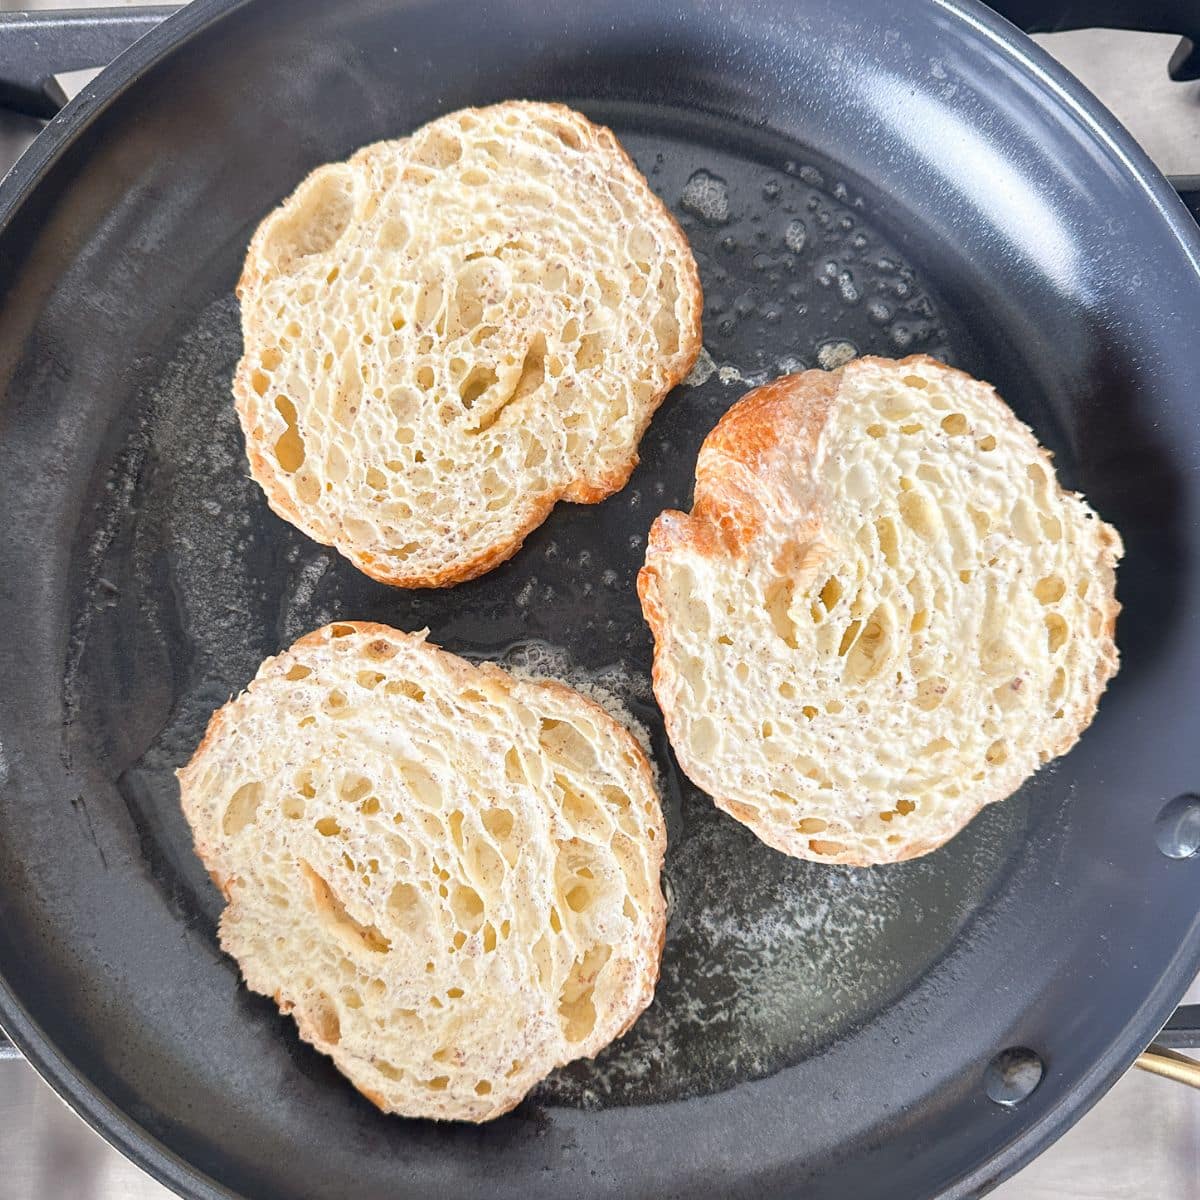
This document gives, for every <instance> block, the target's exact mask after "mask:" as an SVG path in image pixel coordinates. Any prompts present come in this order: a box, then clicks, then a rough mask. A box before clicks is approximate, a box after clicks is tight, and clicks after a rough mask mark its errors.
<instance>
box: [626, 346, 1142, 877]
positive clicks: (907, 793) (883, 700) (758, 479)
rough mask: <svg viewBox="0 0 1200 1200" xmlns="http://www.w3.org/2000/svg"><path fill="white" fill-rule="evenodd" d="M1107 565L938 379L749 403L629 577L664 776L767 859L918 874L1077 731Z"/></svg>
mask: <svg viewBox="0 0 1200 1200" xmlns="http://www.w3.org/2000/svg"><path fill="white" fill-rule="evenodd" d="M1120 554H1121V542H1120V539H1119V538H1118V536H1117V534H1116V532H1115V530H1113V529H1112V528H1111V527H1110V526H1108V525H1106V524H1104V523H1103V522H1102V521H1100V520H1098V519H1097V518H1096V514H1095V513H1094V512H1092V510H1091V509H1090V508H1089V507H1088V506H1087V504H1085V503H1084V501H1083V499H1082V498H1081V497H1080V496H1077V495H1073V494H1071V493H1066V492H1063V491H1062V489H1061V488H1060V487H1059V486H1058V483H1057V481H1056V479H1055V475H1054V469H1053V467H1052V466H1051V463H1050V456H1049V455H1048V454H1047V453H1046V451H1045V450H1043V449H1041V447H1039V446H1038V444H1037V442H1036V441H1035V440H1034V437H1033V435H1032V433H1031V432H1030V431H1029V429H1028V428H1027V427H1026V426H1024V425H1023V424H1021V422H1019V421H1018V420H1017V419H1016V417H1015V416H1013V414H1012V412H1011V411H1010V410H1009V408H1008V407H1007V406H1006V405H1005V404H1004V402H1003V401H1002V400H1001V399H1000V398H999V397H998V396H997V395H996V393H995V391H994V390H993V389H992V388H991V387H990V386H989V385H988V384H986V383H980V382H978V381H977V380H975V379H972V378H971V377H970V376H968V375H965V374H963V373H962V372H961V371H956V370H953V369H951V368H949V367H946V366H943V365H942V364H941V363H938V362H936V361H934V360H933V359H930V358H926V357H923V356H916V357H912V358H907V359H904V360H903V361H901V362H893V361H890V360H887V359H880V358H863V359H858V360H857V361H854V362H851V363H849V364H848V365H847V366H845V367H843V368H842V369H841V370H839V371H834V372H831V373H828V374H826V373H824V372H821V371H806V372H804V373H803V374H800V375H792V376H788V377H786V378H783V379H779V380H777V381H775V382H774V383H772V384H769V385H767V386H766V387H763V388H759V389H758V390H756V391H753V392H751V393H750V394H749V395H747V396H745V397H744V398H743V399H742V400H741V401H739V402H738V403H737V404H735V405H734V406H733V408H732V409H730V411H729V412H728V413H726V415H725V416H724V417H723V418H722V420H721V421H720V423H719V424H718V425H717V427H716V428H715V429H714V430H713V431H712V433H710V434H709V436H708V438H707V439H706V440H705V442H704V445H703V447H702V448H701V451H700V457H699V461H698V462H697V465H696V496H695V504H694V507H693V509H692V512H691V514H690V515H685V514H683V513H678V512H664V513H662V514H661V515H660V516H659V517H658V519H657V520H656V521H655V523H654V527H653V529H652V530H651V534H650V540H649V546H648V549H647V554H646V563H645V566H644V567H643V569H642V571H641V574H640V575H639V577H638V593H639V596H640V597H641V601H642V608H643V611H644V613H645V615H646V619H647V621H648V622H649V623H650V626H651V628H652V630H653V632H654V638H655V655H654V688H655V694H656V695H657V697H658V702H659V705H660V706H661V708H662V711H663V714H664V716H665V718H666V725H667V731H668V733H669V735H670V738H671V743H672V745H673V746H674V748H675V752H676V754H677V756H678V758H679V762H680V765H681V766H682V767H683V769H684V771H686V772H687V774H688V775H689V776H690V777H691V779H692V780H693V781H694V782H695V783H696V784H698V785H699V786H700V787H701V788H703V789H704V790H705V791H707V792H708V793H709V794H710V795H712V796H713V797H714V799H715V800H716V803H717V804H718V805H719V806H720V807H721V808H723V809H725V810H726V811H727V812H729V813H731V814H732V815H733V816H734V817H736V818H737V819H738V820H739V821H742V822H743V823H745V824H746V825H748V826H749V827H750V828H751V829H752V830H753V831H754V832H755V833H756V834H757V835H758V836H759V837H760V838H762V840H763V841H765V842H766V843H767V844H768V845H771V846H774V847H776V848H777V849H779V850H782V851H784V852H785V853H787V854H793V855H796V856H797V857H800V858H810V859H816V860H819V861H822V862H836V863H849V864H856V865H867V864H871V863H882V862H892V861H896V860H898V859H904V858H912V857H914V856H916V855H919V854H925V853H927V852H928V851H930V850H933V849H934V848H936V847H937V846H940V845H941V844H942V843H943V842H945V841H946V840H947V839H949V838H950V837H952V836H953V835H954V834H955V833H957V832H958V831H959V830H960V829H962V827H963V826H964V825H966V823H967V822H968V821H969V820H970V819H971V818H972V817H973V816H974V815H975V814H976V813H977V812H978V811H979V810H980V809H981V808H982V807H983V806H984V805H985V804H990V803H992V802H993V801H996V800H1002V799H1004V798H1005V797H1006V796H1008V795H1010V794H1011V793H1012V792H1013V791H1015V790H1016V788H1017V787H1019V786H1020V784H1021V783H1022V781H1023V780H1025V779H1026V778H1027V777H1028V776H1029V775H1031V774H1032V773H1033V772H1034V771H1036V770H1037V769H1038V767H1039V765H1040V764H1042V763H1044V762H1047V761H1048V760H1049V759H1051V758H1054V757H1055V756H1056V755H1060V754H1065V753H1066V752H1067V750H1069V749H1070V748H1071V746H1072V745H1074V743H1075V741H1076V740H1077V739H1078V737H1079V735H1080V733H1081V732H1082V731H1083V730H1084V729H1085V728H1086V726H1087V725H1088V723H1089V722H1090V721H1091V719H1092V716H1093V715H1094V713H1095V711H1096V705H1097V702H1098V700H1099V697H1100V693H1101V692H1102V691H1103V690H1104V688H1105V686H1106V684H1107V682H1108V680H1109V679H1110V678H1111V677H1112V676H1113V674H1114V673H1115V672H1116V669H1117V650H1116V646H1115V645H1114V642H1113V632H1114V626H1115V623H1116V616H1117V611H1118V605H1117V602H1116V599H1115V596H1114V589H1115V584H1116V579H1115V573H1114V568H1115V565H1116V560H1117V558H1118V557H1119V556H1120Z"/></svg>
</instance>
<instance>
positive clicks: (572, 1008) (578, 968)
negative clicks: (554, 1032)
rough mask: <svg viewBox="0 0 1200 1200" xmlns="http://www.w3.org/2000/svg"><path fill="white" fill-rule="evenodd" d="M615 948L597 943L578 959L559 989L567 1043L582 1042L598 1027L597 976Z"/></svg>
mask: <svg viewBox="0 0 1200 1200" xmlns="http://www.w3.org/2000/svg"><path fill="white" fill-rule="evenodd" d="M611 954H612V949H611V947H609V946H596V947H593V949H591V950H589V951H588V952H587V953H586V954H584V955H583V957H582V958H577V959H576V960H575V962H574V963H573V964H572V966H571V970H570V972H569V973H568V974H567V978H566V982H565V983H564V984H563V986H562V990H561V991H560V992H559V998H558V1016H559V1020H560V1021H561V1022H562V1028H563V1036H564V1037H565V1038H566V1039H567V1041H568V1042H571V1043H577V1042H582V1041H583V1040H584V1038H586V1037H587V1036H588V1035H589V1034H590V1033H591V1032H592V1030H593V1029H595V1027H596V1005H595V1003H594V1002H593V999H592V997H593V995H594V993H595V990H596V976H597V975H599V973H600V971H601V970H602V969H603V967H604V964H605V963H606V962H608V960H609V957H610V955H611Z"/></svg>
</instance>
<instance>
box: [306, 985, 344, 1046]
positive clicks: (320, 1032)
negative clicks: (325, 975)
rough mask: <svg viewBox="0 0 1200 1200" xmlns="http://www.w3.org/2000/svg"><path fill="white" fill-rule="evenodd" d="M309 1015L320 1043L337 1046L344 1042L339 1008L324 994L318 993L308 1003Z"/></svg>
mask: <svg viewBox="0 0 1200 1200" xmlns="http://www.w3.org/2000/svg"><path fill="white" fill-rule="evenodd" d="M308 1015H309V1018H310V1020H311V1021H312V1024H313V1031H314V1032H315V1033H316V1035H317V1038H318V1040H319V1041H322V1042H325V1043H327V1044H328V1045H331V1046H336V1045H337V1044H338V1042H340V1041H341V1040H342V1023H341V1021H340V1020H339V1019H338V1011H337V1007H336V1006H335V1005H334V1002H333V1001H332V1000H331V999H330V998H329V997H328V996H327V995H326V994H325V993H324V992H318V993H317V994H316V995H315V996H314V997H313V998H312V999H311V1000H310V1001H309V1003H308Z"/></svg>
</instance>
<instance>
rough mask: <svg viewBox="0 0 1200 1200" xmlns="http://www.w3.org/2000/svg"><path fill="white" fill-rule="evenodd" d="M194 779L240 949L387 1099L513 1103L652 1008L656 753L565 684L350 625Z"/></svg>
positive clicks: (303, 1025) (237, 717) (193, 772)
mask: <svg viewBox="0 0 1200 1200" xmlns="http://www.w3.org/2000/svg"><path fill="white" fill-rule="evenodd" d="M179 782H180V787H181V791H182V801H183V810H184V813H185V814H186V816H187V819H188V821H189V822H190V823H191V826H192V830H193V832H194V835H195V841H196V852H197V853H198V854H199V856H200V858H201V859H202V860H203V861H204V864H205V866H207V868H208V870H209V872H210V873H211V875H212V877H213V879H214V880H215V881H216V883H217V886H218V887H219V888H220V889H221V891H222V892H223V893H224V895H225V898H226V900H227V901H228V907H227V908H226V909H225V911H224V913H223V914H222V917H221V922H220V939H221V945H222V947H223V948H224V949H225V950H226V951H228V953H230V954H231V955H233V957H234V958H236V959H237V961H238V963H239V964H240V965H241V968H242V973H243V975H244V976H245V979H246V983H247V984H248V985H249V987H250V988H251V989H252V990H254V991H256V992H262V993H263V994H265V995H268V996H273V997H274V998H275V1001H276V1003H277V1004H278V1005H279V1007H280V1009H281V1010H282V1011H283V1012H285V1013H288V1012H290V1013H291V1014H292V1015H293V1016H294V1017H295V1019H296V1024H297V1025H298V1026H299V1029H300V1035H301V1037H303V1038H304V1039H305V1040H307V1041H309V1042H311V1043H312V1044H313V1045H314V1046H316V1047H317V1049H318V1050H321V1051H322V1052H324V1053H325V1054H328V1055H329V1056H330V1057H331V1058H332V1059H333V1061H334V1063H336V1065H337V1067H338V1069H339V1070H340V1071H342V1072H343V1074H345V1075H346V1076H347V1077H348V1078H349V1079H350V1081H351V1082H352V1083H353V1084H354V1085H355V1087H357V1088H358V1089H359V1090H360V1091H361V1092H362V1093H363V1094H364V1095H365V1096H367V1097H368V1098H369V1099H370V1100H372V1101H373V1102H374V1103H375V1104H377V1105H378V1106H379V1107H380V1108H382V1109H384V1110H385V1111H386V1112H394V1113H403V1114H405V1115H407V1116H413V1117H438V1118H443V1119H455V1120H462V1121H486V1120H490V1119H491V1118H492V1117H496V1116H499V1115H500V1114H501V1113H503V1112H506V1111H507V1110H508V1109H510V1108H512V1107H513V1105H515V1104H516V1103H517V1102H518V1101H519V1100H520V1099H521V1097H522V1096H524V1095H525V1093H526V1092H527V1091H528V1090H529V1089H530V1088H531V1087H532V1086H533V1085H534V1084H535V1083H537V1081H538V1080H539V1079H541V1078H542V1077H543V1076H545V1075H546V1074H547V1073H548V1072H549V1071H551V1070H552V1069H553V1068H554V1067H557V1066H559V1065H561V1064H563V1063H566V1062H569V1061H571V1060H572V1059H575V1058H583V1057H588V1056H591V1055H594V1054H596V1053H597V1052H598V1051H599V1050H600V1049H601V1048H602V1047H604V1046H605V1045H607V1044H608V1043H609V1042H611V1041H612V1040H613V1039H614V1038H616V1037H619V1036H620V1035H621V1034H622V1033H624V1032H625V1030H627V1029H628V1028H629V1027H630V1026H631V1025H632V1024H633V1022H634V1021H635V1020H636V1018H637V1016H638V1014H639V1013H640V1012H641V1011H642V1010H643V1009H644V1008H645V1007H646V1005H647V1004H649V1003H650V1000H651V998H652V996H653V994H654V985H655V982H656V980H657V978H658V966H659V958H660V955H661V953H662V945H663V938H664V930H665V905H664V901H663V895H662V892H661V890H660V887H659V871H660V868H661V866H662V858H663V850H664V847H665V844H666V834H665V830H664V827H663V820H662V813H661V811H660V808H659V802H658V797H657V796H656V794H655V791H654V786H653V783H652V781H651V775H650V768H649V766H648V765H647V762H646V759H645V756H644V755H643V754H642V752H641V750H640V749H639V747H638V744H637V742H636V741H635V740H634V738H633V736H632V735H631V734H630V733H629V732H628V731H627V730H625V729H624V728H623V727H622V726H620V725H618V724H617V722H616V721H614V720H613V718H612V717H610V716H609V715H608V714H607V713H606V712H605V711H604V710H603V709H602V708H600V707H599V706H598V705H596V704H594V703H592V702H591V701H590V700H585V699H584V698H583V697H582V696H580V695H579V694H578V693H577V692H575V691H573V690H572V689H570V688H568V687H566V686H564V685H563V684H561V683H557V682H546V681H541V682H534V681H525V680H518V679H516V678H514V677H513V676H511V675H509V674H507V673H506V672H504V671H502V670H500V669H499V668H498V667H495V666H491V665H484V666H479V667H476V666H472V665H471V664H470V663H467V662H465V661H464V660H462V659H461V658H457V657H456V656H454V655H453V654H447V653H446V652H445V651H443V650H439V649H438V648H437V647H436V646H433V645H431V644H430V643H429V642H427V641H426V640H425V638H424V635H423V634H415V635H411V634H405V633H399V632H397V631H396V630H394V629H390V628H388V627H387V626H385V625H373V624H358V623H349V622H348V623H342V624H337V625H328V626H326V627H325V628H323V629H318V630H317V631H316V632H315V633H310V634H308V635H307V636H306V637H303V638H301V639H300V640H299V641H298V642H296V643H295V645H293V646H292V647H291V649H289V650H287V651H285V652H284V653H283V654H281V655H279V656H278V657H277V658H269V659H267V661H266V662H265V663H263V665H262V667H261V668H260V669H259V672H258V675H257V676H256V677H255V679H254V681H253V682H252V683H251V684H250V687H249V689H248V690H247V691H246V692H244V693H243V694H242V695H241V696H239V697H238V698H237V699H235V700H232V701H230V703H228V704H226V705H225V707H224V708H222V709H220V710H219V711H218V712H217V713H216V715H215V716H214V717H213V718H212V721H211V723H210V724H209V727H208V732H207V734H206V735H205V738H204V741H203V742H202V743H201V745H200V748H199V749H198V750H197V751H196V754H195V756H194V757H193V758H192V760H191V762H189V763H188V765H187V766H186V767H184V768H183V769H182V770H181V771H180V772H179Z"/></svg>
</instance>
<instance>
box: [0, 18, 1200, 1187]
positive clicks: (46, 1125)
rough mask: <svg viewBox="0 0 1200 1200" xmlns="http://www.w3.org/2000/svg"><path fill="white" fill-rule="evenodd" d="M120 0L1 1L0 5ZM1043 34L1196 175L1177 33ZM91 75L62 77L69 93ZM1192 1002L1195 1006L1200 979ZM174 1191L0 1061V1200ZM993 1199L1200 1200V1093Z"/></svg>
mask: <svg viewBox="0 0 1200 1200" xmlns="http://www.w3.org/2000/svg"><path fill="white" fill-rule="evenodd" d="M121 2H122V0H0V11H5V10H17V9H30V8H56V7H57V8H64V7H71V8H95V7H100V6H102V5H113V4H115V3H121ZM123 2H124V3H132V4H136V3H146V2H150V0H123ZM1197 2H1198V3H1200V0H1197ZM1038 40H1039V41H1040V42H1041V43H1042V44H1043V45H1044V46H1045V47H1046V48H1047V49H1048V50H1049V51H1050V52H1051V53H1052V54H1054V55H1055V56H1056V57H1057V58H1058V59H1059V60H1060V61H1061V62H1062V63H1063V64H1064V65H1065V66H1067V67H1068V68H1069V69H1070V70H1072V71H1074V72H1075V74H1076V75H1078V76H1079V78H1080V79H1081V80H1082V81H1083V82H1084V84H1086V85H1087V86H1088V87H1089V88H1091V90H1092V91H1093V92H1095V93H1096V95H1098V96H1099V97H1100V98H1101V100H1103V101H1104V102H1105V103H1106V104H1107V105H1108V107H1109V108H1111V109H1112V110H1113V112H1115V113H1116V115H1117V116H1118V117H1119V118H1120V119H1121V120H1122V121H1123V122H1124V123H1125V125H1126V126H1127V127H1128V128H1129V130H1130V132H1132V133H1133V135H1134V136H1135V137H1136V138H1137V139H1138V140H1139V141H1140V142H1141V144H1142V145H1143V146H1144V147H1145V148H1146V150H1147V151H1148V152H1149V154H1150V156H1151V158H1153V159H1154V161H1155V162H1156V163H1157V164H1158V165H1159V167H1161V168H1162V170H1163V171H1164V172H1165V173H1167V174H1174V175H1182V174H1200V83H1172V82H1171V81H1170V80H1169V79H1168V78H1167V73H1166V64H1167V60H1168V58H1169V57H1170V54H1171V51H1172V49H1173V48H1174V45H1175V42H1176V39H1175V38H1174V37H1172V36H1170V35H1166V34H1138V33H1115V32H1109V31H1106V30H1086V31H1082V32H1076V33H1057V34H1049V35H1042V36H1039V38H1038ZM88 74H90V73H88ZM86 78H87V75H86V74H85V75H82V76H78V75H77V77H75V78H69V77H68V78H65V79H64V80H63V81H62V82H63V83H64V86H65V87H66V89H67V91H68V94H71V93H72V92H73V91H74V90H76V89H78V88H79V87H81V86H82V85H83V83H84V82H85V80H86ZM37 128H38V126H37V124H36V122H33V121H30V120H26V119H24V118H16V117H12V116H8V115H5V114H3V113H0V175H2V174H3V173H4V172H5V171H6V170H7V169H8V167H9V166H11V164H12V163H13V162H15V161H16V159H17V157H18V156H19V155H20V154H21V152H22V151H23V150H24V149H25V147H26V146H28V144H29V143H30V141H32V139H33V137H34V136H35V135H36V133H37ZM1189 999H1190V1000H1192V1001H1193V1002H1200V980H1198V981H1197V984H1196V986H1193V988H1192V990H1191V993H1190V995H1189ZM169 1196H170V1193H169V1192H168V1191H167V1190H166V1189H165V1188H163V1187H162V1186H160V1185H159V1184H157V1183H155V1182H154V1181H153V1180H151V1179H150V1178H149V1177H148V1176H146V1175H144V1174H142V1172H141V1171H140V1170H139V1169H138V1168H137V1167H135V1166H134V1165H133V1164H132V1163H129V1162H127V1161H126V1160H125V1159H124V1158H122V1157H121V1155H119V1154H118V1153H117V1152H116V1151H115V1150H113V1149H111V1148H110V1147H108V1146H107V1145H105V1143H104V1142H103V1141H101V1139H100V1138H99V1137H98V1136H97V1135H96V1134H94V1133H93V1132H92V1131H91V1130H90V1129H89V1128H88V1127H87V1126H85V1125H84V1124H83V1122H82V1121H80V1120H79V1119H78V1118H77V1117H75V1115H74V1114H73V1113H72V1112H71V1111H70V1110H69V1109H68V1108H67V1107H66V1106H65V1105H64V1104H62V1103H61V1102H60V1101H59V1100H58V1098H57V1097H56V1096H55V1095H54V1093H53V1092H52V1091H51V1090H50V1089H49V1088H48V1087H47V1086H46V1085H45V1084H44V1083H42V1081H41V1080H40V1079H39V1078H38V1077H37V1076H36V1075H35V1074H34V1073H33V1071H32V1070H31V1069H30V1068H29V1067H27V1066H25V1064H24V1063H22V1062H20V1061H17V1062H0V1200H167V1198H168V1197H169ZM992 1196H993V1197H995V1200H1200V1091H1193V1090H1190V1089H1188V1088H1185V1087H1183V1086H1182V1085H1180V1084H1174V1083H1170V1082H1168V1081H1166V1080H1163V1079H1158V1078H1155V1077H1153V1076H1150V1075H1146V1074H1143V1073H1142V1072H1139V1071H1136V1070H1135V1071H1131V1072H1130V1073H1129V1074H1128V1075H1127V1076H1126V1077H1125V1078H1124V1079H1122V1080H1121V1081H1120V1082H1119V1083H1118V1084H1117V1086H1116V1087H1114V1088H1113V1089H1112V1091H1111V1092H1109V1094H1108V1095H1107V1096H1106V1097H1105V1098H1104V1099H1103V1100H1101V1101H1100V1103H1099V1104H1098V1105H1096V1107H1095V1108H1094V1109H1093V1110H1092V1111H1091V1112H1090V1113H1088V1115H1087V1116H1085V1117H1084V1118H1083V1120H1082V1121H1080V1122H1079V1124H1078V1125H1076V1126H1075V1128H1074V1129H1072V1130H1071V1131H1070V1132H1069V1133H1068V1134H1067V1135H1066V1136H1065V1137H1064V1138H1062V1139H1061V1140H1060V1141H1059V1142H1058V1143H1057V1144H1055V1145H1054V1146H1052V1147H1051V1148H1050V1149H1049V1150H1048V1151H1047V1152H1046V1153H1045V1154H1043V1155H1042V1156H1041V1157H1040V1158H1039V1159H1037V1161H1036V1162H1034V1163H1033V1164H1032V1165H1030V1166H1028V1167H1026V1168H1025V1170H1024V1171H1022V1172H1021V1173H1020V1174H1019V1175H1017V1176H1016V1177H1015V1178H1013V1179H1011V1180H1010V1181H1009V1182H1008V1183H1006V1184H1004V1185H1002V1186H1001V1187H1000V1188H998V1189H997V1190H996V1191H995V1192H993V1193H992ZM897 1200H905V1198H904V1197H897Z"/></svg>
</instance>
